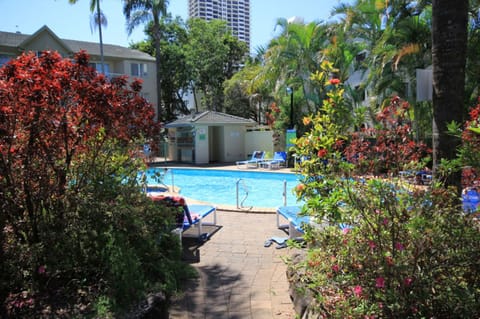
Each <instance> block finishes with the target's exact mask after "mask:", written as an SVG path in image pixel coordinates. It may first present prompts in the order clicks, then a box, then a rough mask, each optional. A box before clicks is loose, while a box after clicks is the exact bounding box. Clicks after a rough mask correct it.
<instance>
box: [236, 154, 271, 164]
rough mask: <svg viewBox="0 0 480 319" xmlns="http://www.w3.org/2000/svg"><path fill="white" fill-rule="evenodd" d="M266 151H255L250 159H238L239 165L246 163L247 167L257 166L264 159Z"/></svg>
mask: <svg viewBox="0 0 480 319" xmlns="http://www.w3.org/2000/svg"><path fill="white" fill-rule="evenodd" d="M264 157H265V152H264V151H254V152H253V154H252V157H251V158H250V159H249V160H245V161H237V162H236V164H237V167H240V166H241V165H245V167H246V168H257V167H258V165H259V163H261V162H263V161H264Z"/></svg>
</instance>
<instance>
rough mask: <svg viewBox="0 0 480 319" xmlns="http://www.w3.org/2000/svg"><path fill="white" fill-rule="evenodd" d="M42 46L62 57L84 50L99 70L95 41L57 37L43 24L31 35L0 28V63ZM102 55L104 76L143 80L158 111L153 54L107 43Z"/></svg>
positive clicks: (99, 64) (143, 92)
mask: <svg viewBox="0 0 480 319" xmlns="http://www.w3.org/2000/svg"><path fill="white" fill-rule="evenodd" d="M44 50H54V51H57V52H58V53H60V54H61V55H62V56H63V57H72V56H73V55H74V54H75V53H76V52H79V51H81V50H85V51H87V52H88V53H89V54H90V63H91V65H92V66H93V67H94V68H95V69H96V70H97V71H98V72H101V69H102V68H101V57H100V46H99V44H98V43H94V42H84V41H76V40H68V39H60V38H59V37H58V36H57V35H56V34H55V33H54V32H53V31H52V30H51V29H50V28H48V27H47V26H43V27H41V28H40V29H39V30H38V31H37V32H35V33H34V34H31V35H29V34H22V33H19V32H16V33H13V32H1V31H0V67H1V66H2V65H3V64H5V63H7V62H8V61H9V60H11V59H13V58H15V57H16V56H18V55H20V54H22V52H28V51H33V52H40V51H44ZM103 55H104V59H103V64H104V72H105V74H106V75H107V76H109V77H114V76H120V75H127V76H129V77H132V78H133V77H135V78H140V79H142V80H143V88H142V95H143V97H144V98H145V99H147V100H148V101H150V102H151V103H152V104H153V106H154V107H155V110H156V112H157V114H158V107H157V86H156V81H155V74H156V65H155V58H154V57H152V56H150V55H148V54H146V53H144V52H141V51H138V50H132V49H129V48H125V47H122V46H119V45H111V44H104V45H103Z"/></svg>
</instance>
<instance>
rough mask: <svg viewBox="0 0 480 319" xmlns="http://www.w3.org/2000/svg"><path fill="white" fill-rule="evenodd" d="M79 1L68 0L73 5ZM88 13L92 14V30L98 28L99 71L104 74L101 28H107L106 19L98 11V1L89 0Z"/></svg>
mask: <svg viewBox="0 0 480 319" xmlns="http://www.w3.org/2000/svg"><path fill="white" fill-rule="evenodd" d="M78 1H79V0H68V2H69V3H70V4H75V3H77V2H78ZM90 12H92V14H93V18H92V21H91V24H92V28H97V27H98V39H99V44H100V63H101V64H102V65H101V69H100V70H101V71H102V73H103V74H105V65H104V55H103V35H102V26H103V27H106V26H107V17H106V16H105V15H104V14H103V12H102V11H101V10H100V0H90Z"/></svg>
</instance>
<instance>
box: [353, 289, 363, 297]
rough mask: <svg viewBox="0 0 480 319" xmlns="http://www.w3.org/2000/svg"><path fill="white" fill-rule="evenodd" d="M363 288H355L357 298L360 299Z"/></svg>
mask: <svg viewBox="0 0 480 319" xmlns="http://www.w3.org/2000/svg"><path fill="white" fill-rule="evenodd" d="M362 291H363V289H362V286H355V287H353V293H354V294H355V296H357V297H360V296H361V295H362Z"/></svg>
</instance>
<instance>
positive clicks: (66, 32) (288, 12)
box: [0, 0, 352, 52]
mask: <svg viewBox="0 0 480 319" xmlns="http://www.w3.org/2000/svg"><path fill="white" fill-rule="evenodd" d="M351 1H352V0H344V1H343V2H347V3H348V2H350V3H351ZM339 4H340V0H295V1H293V0H250V41H251V44H250V46H251V51H252V52H254V50H255V48H257V47H259V46H266V45H267V44H268V42H269V41H270V40H271V39H272V38H274V36H275V24H276V21H277V19H278V18H287V19H288V18H290V17H293V16H296V17H302V18H303V19H304V21H305V22H306V23H308V22H312V21H326V20H328V19H329V17H330V13H331V10H332V9H333V8H334V7H335V6H337V5H339ZM101 9H102V11H103V12H104V14H105V15H106V17H107V22H108V24H107V27H106V28H102V34H103V42H104V43H108V44H117V45H121V46H128V45H129V44H130V43H134V42H138V41H141V40H143V39H144V38H145V35H144V34H143V27H141V26H140V27H137V29H136V30H135V31H134V32H133V33H132V34H131V35H128V34H127V32H126V28H125V17H124V16H123V11H122V1H120V0H102V2H101ZM168 11H169V12H170V13H171V14H172V15H173V16H180V17H182V18H183V19H184V20H186V19H187V18H188V0H170V3H169V6H168ZM0 12H1V18H0V31H7V32H21V33H24V34H33V33H34V32H36V31H37V30H38V29H40V28H41V27H42V26H44V25H47V26H48V27H49V28H50V29H51V30H52V31H53V32H54V33H55V34H56V35H57V36H59V37H60V38H62V39H71V40H81V41H89V42H98V32H97V31H96V30H93V32H92V30H91V27H90V17H91V13H90V0H78V2H77V3H76V4H75V5H71V4H69V2H68V0H0Z"/></svg>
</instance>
